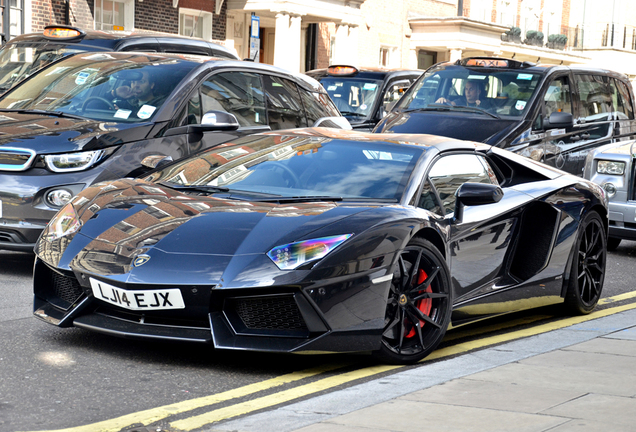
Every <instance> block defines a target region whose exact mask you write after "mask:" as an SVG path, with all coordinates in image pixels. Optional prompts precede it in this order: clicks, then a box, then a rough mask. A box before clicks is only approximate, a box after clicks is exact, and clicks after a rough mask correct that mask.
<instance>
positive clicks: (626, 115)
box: [611, 79, 634, 120]
mask: <svg viewBox="0 0 636 432" xmlns="http://www.w3.org/2000/svg"><path fill="white" fill-rule="evenodd" d="M611 86H612V102H613V104H614V109H615V110H616V115H617V118H618V119H619V120H626V119H633V118H634V108H633V107H632V103H631V97H630V94H629V89H628V88H627V86H626V85H625V83H624V82H622V81H620V80H616V79H613V80H611Z"/></svg>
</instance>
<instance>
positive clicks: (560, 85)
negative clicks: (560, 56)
mask: <svg viewBox="0 0 636 432" xmlns="http://www.w3.org/2000/svg"><path fill="white" fill-rule="evenodd" d="M543 101H544V104H545V116H546V117H549V116H550V114H552V113H553V112H567V113H570V114H572V97H571V91H570V84H569V83H568V79H567V77H560V78H557V79H555V80H554V81H552V82H551V83H550V86H549V87H548V90H547V91H546V92H545V95H544V97H543Z"/></svg>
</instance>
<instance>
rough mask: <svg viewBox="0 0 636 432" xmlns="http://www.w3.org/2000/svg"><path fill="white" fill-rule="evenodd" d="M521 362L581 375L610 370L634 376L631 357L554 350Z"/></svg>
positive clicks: (635, 369) (634, 369)
mask: <svg viewBox="0 0 636 432" xmlns="http://www.w3.org/2000/svg"><path fill="white" fill-rule="evenodd" d="M521 362H522V363H523V364H526V365H541V366H544V367H553V368H567V369H576V370H579V371H580V372H581V373H585V372H587V371H599V372H603V371H607V370H608V368H611V369H612V373H620V374H625V375H636V368H635V367H634V358H633V357H630V356H624V355H615V354H605V353H598V352H584V351H579V352H577V351H571V350H556V351H552V352H549V353H545V354H539V355H536V356H534V357H529V358H527V359H525V360H522V361H521Z"/></svg>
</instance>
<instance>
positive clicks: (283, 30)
mask: <svg viewBox="0 0 636 432" xmlns="http://www.w3.org/2000/svg"><path fill="white" fill-rule="evenodd" d="M275 29H276V35H275V36H274V37H275V40H274V66H278V67H282V68H286V67H287V56H288V54H289V46H288V45H289V15H288V14H286V13H278V14H276V27H275Z"/></svg>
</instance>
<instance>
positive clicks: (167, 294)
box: [90, 278, 185, 311]
mask: <svg viewBox="0 0 636 432" xmlns="http://www.w3.org/2000/svg"><path fill="white" fill-rule="evenodd" d="M90 283H91V289H92V290H93V296H95V298H96V299H99V300H102V301H105V302H107V303H110V304H114V305H115V306H119V307H122V308H125V309H130V310H136V311H140V310H166V309H185V304H184V303H183V297H182V296H181V290H180V289H178V288H168V289H158V290H124V289H121V288H117V287H115V286H112V285H110V284H107V283H104V282H101V281H98V280H95V279H93V278H90Z"/></svg>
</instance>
